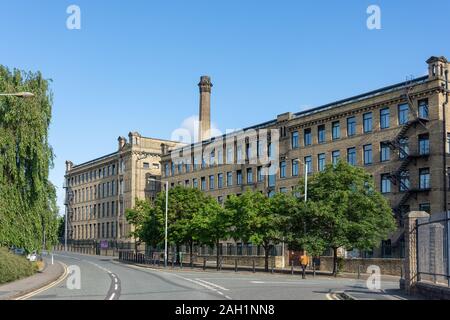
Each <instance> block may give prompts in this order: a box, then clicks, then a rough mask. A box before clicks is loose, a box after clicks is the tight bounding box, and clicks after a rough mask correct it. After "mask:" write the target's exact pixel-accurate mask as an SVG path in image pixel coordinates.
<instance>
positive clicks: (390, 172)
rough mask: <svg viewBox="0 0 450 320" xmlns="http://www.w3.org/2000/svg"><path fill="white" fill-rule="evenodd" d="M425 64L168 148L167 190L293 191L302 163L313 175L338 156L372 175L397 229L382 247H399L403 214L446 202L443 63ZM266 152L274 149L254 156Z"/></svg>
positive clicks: (221, 194) (448, 128)
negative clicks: (422, 72)
mask: <svg viewBox="0 0 450 320" xmlns="http://www.w3.org/2000/svg"><path fill="white" fill-rule="evenodd" d="M427 63H428V65H429V74H428V75H427V76H424V77H420V78H416V79H413V80H409V81H406V82H403V83H399V84H395V85H392V86H389V87H385V88H382V89H379V90H375V91H372V92H368V93H365V94H362V95H359V96H355V97H351V98H348V99H345V100H341V101H337V102H334V103H330V104H327V105H324V106H321V107H317V108H314V109H311V110H306V111H302V112H298V113H295V114H293V113H285V114H281V115H279V116H278V117H277V118H276V119H273V120H271V121H268V122H266V123H262V124H258V125H255V126H252V127H249V128H246V129H244V130H242V131H241V132H237V133H231V134H226V135H224V136H222V137H214V138H211V139H204V140H203V141H201V142H199V143H195V144H191V145H188V146H184V147H183V148H172V149H171V148H166V149H165V150H164V151H163V155H162V166H161V167H162V170H163V172H162V179H163V180H168V181H169V184H170V186H171V187H173V186H176V185H184V186H190V187H196V188H200V189H202V190H203V191H204V192H206V193H207V194H209V195H211V196H212V197H214V198H216V199H217V200H218V201H219V202H223V201H224V200H225V199H226V197H227V196H229V195H231V194H236V195H239V194H242V193H243V192H244V191H245V190H246V189H252V190H259V191H261V192H263V193H265V194H267V195H271V194H273V193H274V192H286V191H290V190H293V188H294V187H296V186H297V185H298V183H299V180H300V178H301V177H302V176H304V172H305V166H306V164H305V163H308V164H309V170H310V172H311V173H314V172H318V171H320V170H321V169H322V168H323V166H324V164H329V163H332V162H333V159H337V158H340V159H342V160H346V161H350V162H353V163H354V164H355V165H357V166H361V167H364V168H365V169H366V170H367V171H368V172H369V173H370V174H371V175H373V177H374V180H375V183H376V186H377V188H378V189H379V190H380V191H382V192H383V193H384V194H385V196H386V197H387V199H388V200H389V202H390V204H391V206H392V208H393V209H394V212H395V213H396V217H397V218H398V224H399V229H398V231H397V232H395V233H394V234H392V235H391V237H390V240H388V241H387V242H386V244H385V245H386V246H387V247H389V248H390V249H392V248H400V247H403V231H404V229H403V222H404V221H403V217H404V214H405V213H407V212H409V211H412V210H425V211H429V212H431V213H433V212H442V211H443V210H444V207H445V201H444V191H445V190H446V183H447V180H446V168H445V166H444V158H446V159H447V158H448V156H447V154H448V151H449V150H448V146H447V144H446V143H447V142H446V140H447V139H445V138H444V137H447V133H448V132H450V121H449V114H448V113H447V114H446V117H445V123H446V124H445V128H444V115H443V105H444V102H445V90H444V87H443V83H444V82H445V77H444V75H445V70H448V68H449V64H448V62H447V60H446V59H445V58H443V57H439V58H438V57H432V58H430V59H429V60H428V61H427ZM269 149H270V150H272V149H274V151H273V153H274V154H271V155H270V157H268V159H269V160H268V161H260V158H261V157H265V156H266V154H268V153H269V151H268V150H269ZM255 159H256V160H255ZM269 168H272V169H274V170H272V171H271V169H269ZM265 170H269V171H265ZM264 172H265V173H264ZM267 172H268V173H269V175H267ZM263 173H264V174H263Z"/></svg>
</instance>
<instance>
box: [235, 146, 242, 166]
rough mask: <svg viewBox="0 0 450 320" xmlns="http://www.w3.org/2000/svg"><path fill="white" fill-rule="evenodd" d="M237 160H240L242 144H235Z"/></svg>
mask: <svg viewBox="0 0 450 320" xmlns="http://www.w3.org/2000/svg"><path fill="white" fill-rule="evenodd" d="M236 153H237V161H238V163H239V162H240V161H242V146H237V152H236Z"/></svg>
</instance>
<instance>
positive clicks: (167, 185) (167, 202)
mask: <svg viewBox="0 0 450 320" xmlns="http://www.w3.org/2000/svg"><path fill="white" fill-rule="evenodd" d="M149 180H150V181H155V182H159V183H161V184H162V183H163V182H164V184H165V186H166V213H165V228H164V268H167V237H168V232H167V220H168V211H169V181H159V180H156V179H149Z"/></svg>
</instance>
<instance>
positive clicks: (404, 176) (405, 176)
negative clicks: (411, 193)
mask: <svg viewBox="0 0 450 320" xmlns="http://www.w3.org/2000/svg"><path fill="white" fill-rule="evenodd" d="M409 188H410V181H409V171H408V170H405V171H402V172H400V185H399V191H400V192H404V191H408V190H409Z"/></svg>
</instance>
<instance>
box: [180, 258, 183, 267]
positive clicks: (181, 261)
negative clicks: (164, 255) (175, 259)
mask: <svg viewBox="0 0 450 320" xmlns="http://www.w3.org/2000/svg"><path fill="white" fill-rule="evenodd" d="M180 269H183V260H182V259H180Z"/></svg>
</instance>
